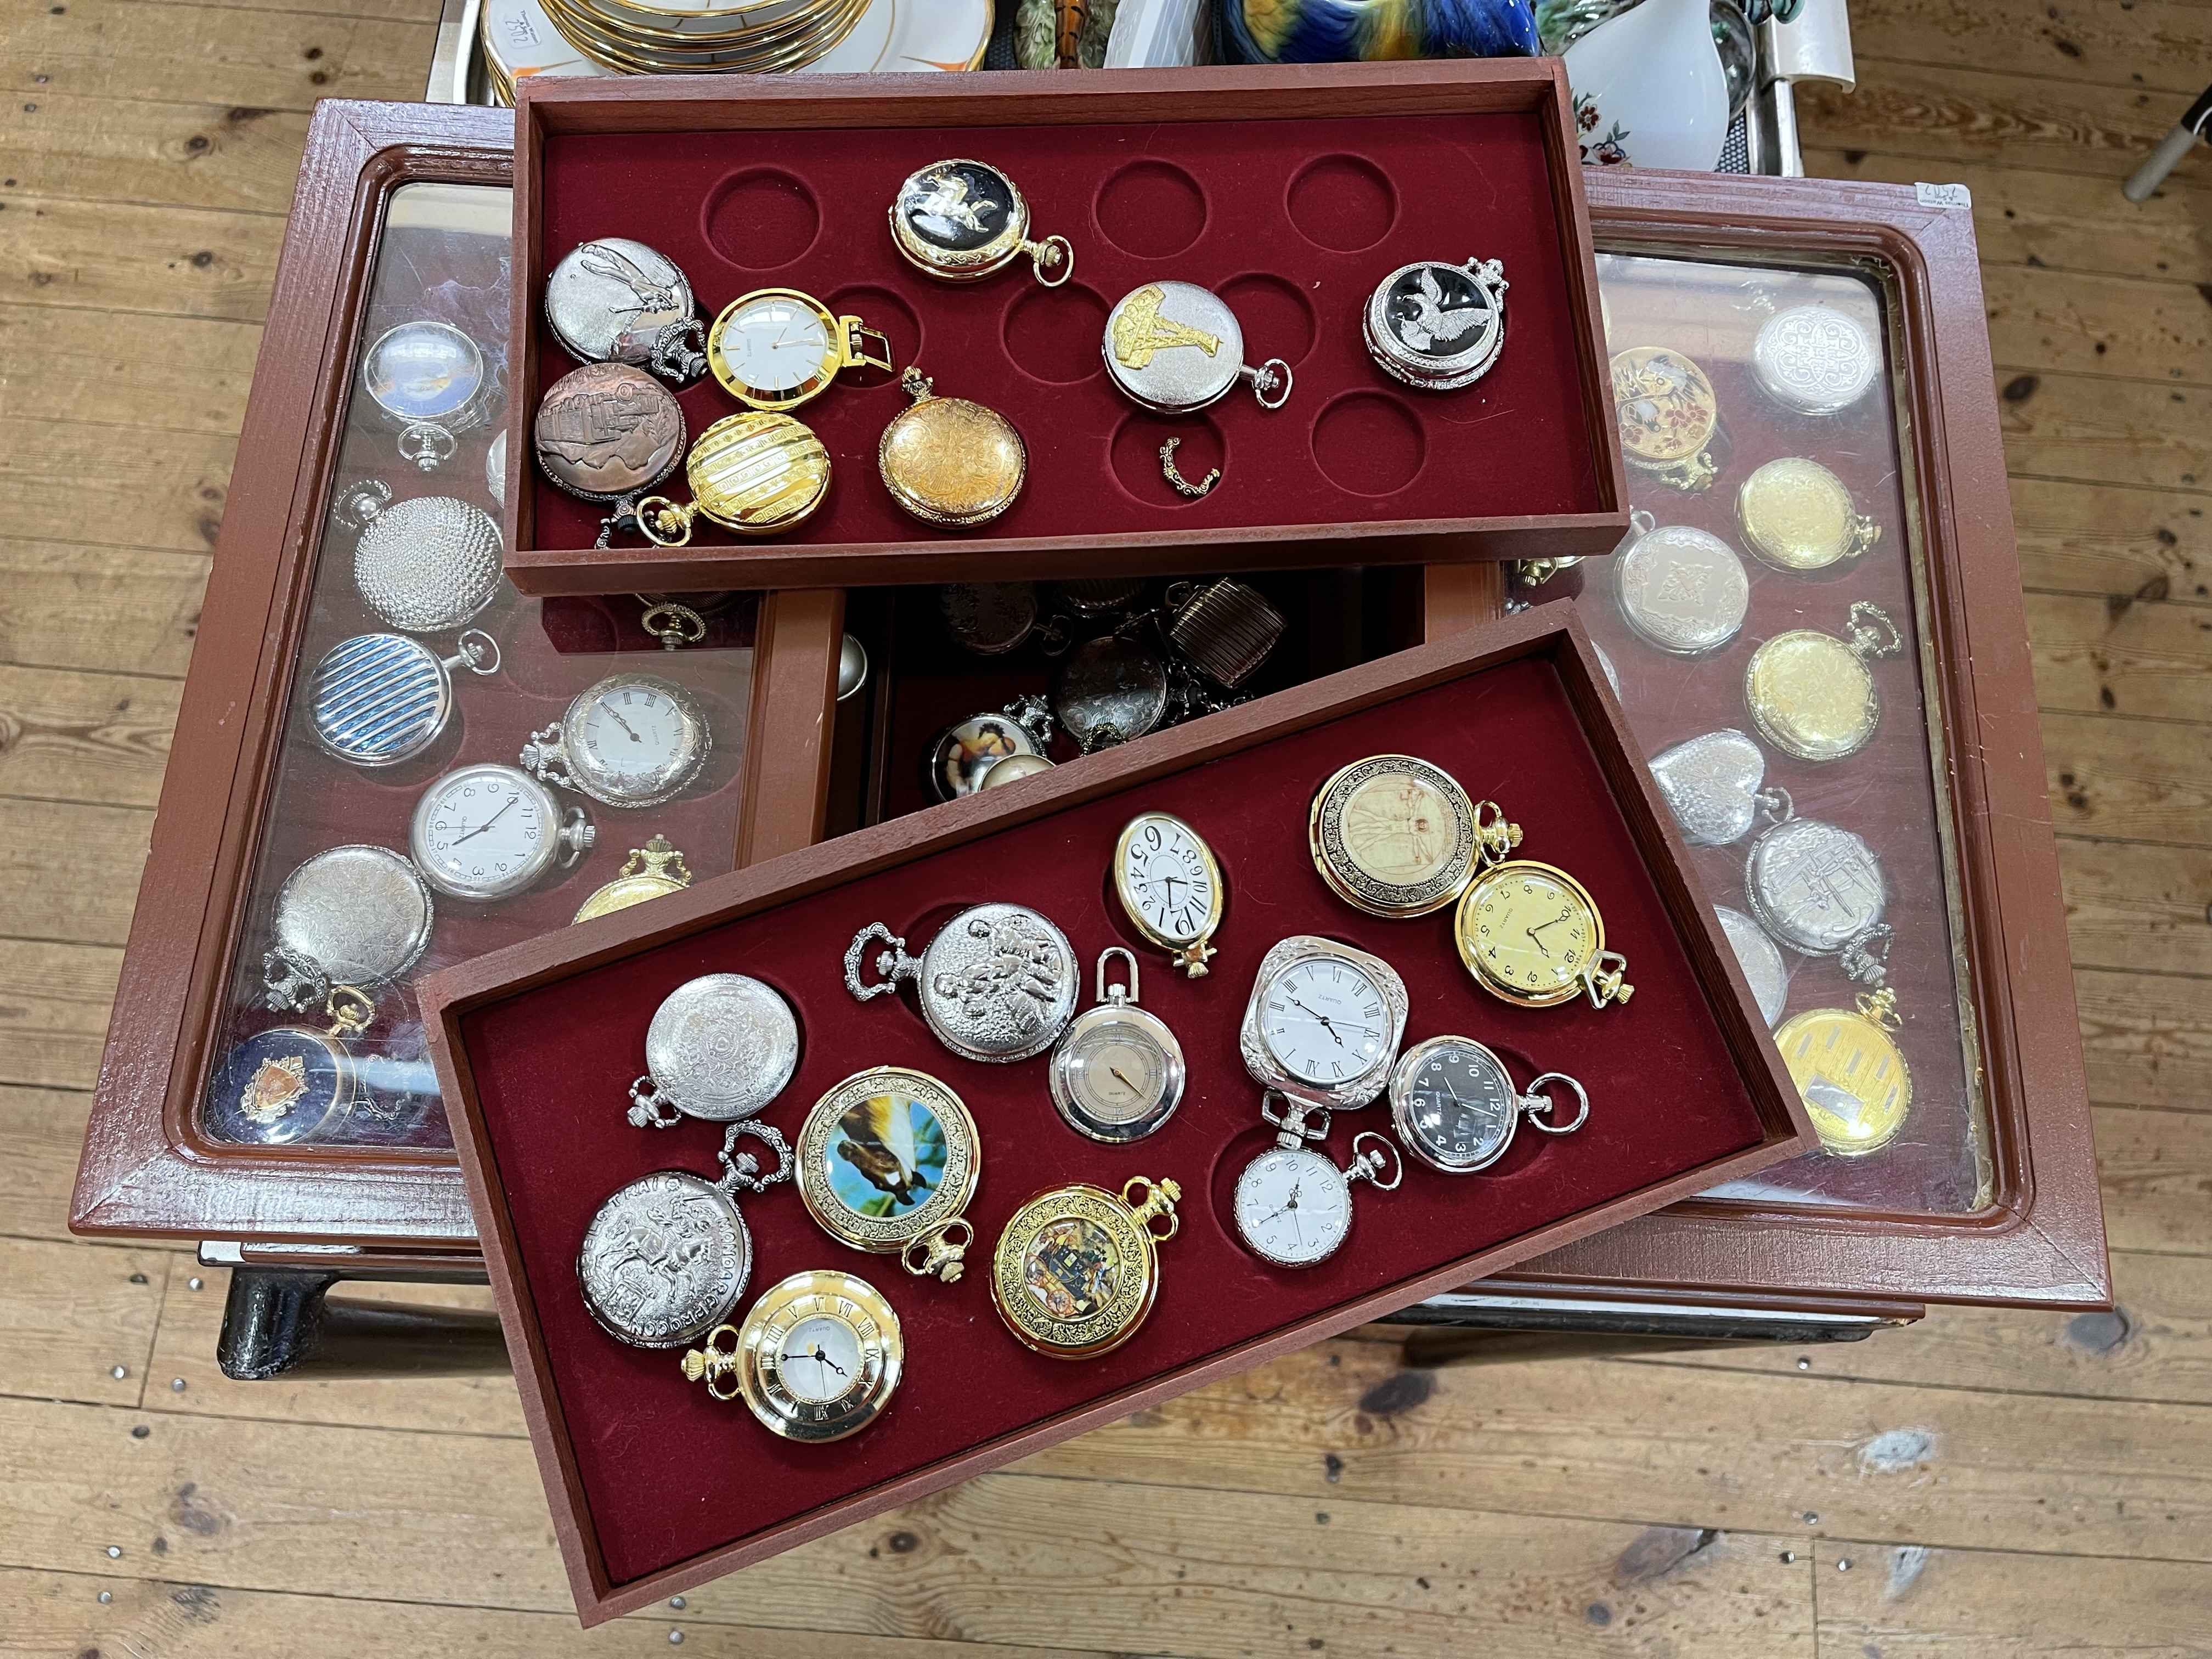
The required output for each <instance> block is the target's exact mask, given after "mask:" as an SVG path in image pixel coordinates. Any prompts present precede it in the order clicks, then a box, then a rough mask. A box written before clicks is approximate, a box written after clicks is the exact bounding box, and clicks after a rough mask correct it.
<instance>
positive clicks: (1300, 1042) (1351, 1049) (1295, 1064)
mask: <svg viewBox="0 0 2212 1659" xmlns="http://www.w3.org/2000/svg"><path fill="white" fill-rule="evenodd" d="M1259 1025H1260V1036H1261V1039H1262V1040H1263V1041H1264V1042H1266V1043H1267V1050H1268V1052H1269V1053H1270V1054H1273V1056H1274V1057H1275V1060H1276V1063H1277V1064H1279V1066H1282V1068H1283V1069H1284V1070H1285V1071H1286V1072H1288V1073H1290V1074H1291V1076H1292V1077H1294V1078H1297V1079H1298V1080H1299V1081H1300V1082H1302V1083H1312V1084H1317V1085H1322V1086H1324V1087H1331V1086H1334V1085H1337V1084H1340V1083H1343V1082H1345V1081H1346V1080H1347V1079H1352V1078H1356V1077H1358V1076H1360V1075H1361V1074H1362V1073H1366V1072H1369V1071H1371V1070H1372V1069H1373V1068H1374V1067H1375V1066H1376V1063H1377V1062H1378V1061H1380V1060H1382V1059H1383V1056H1384V1054H1385V1048H1384V1044H1385V1043H1386V1042H1388V1041H1389V1036H1390V1016H1389V1010H1388V1007H1387V1006H1386V1004H1385V1002H1384V999H1383V993H1382V991H1381V990H1380V989H1379V988H1378V987H1376V983H1375V981H1373V980H1372V979H1370V978H1369V977H1368V975H1367V974H1366V972H1365V971H1364V969H1361V968H1360V967H1359V966H1358V964H1356V963H1350V962H1346V961H1344V960H1342V959H1341V958H1340V957H1311V958H1309V959H1308V960H1306V961H1304V962H1296V963H1291V965H1290V966H1289V967H1288V968H1285V969H1283V971H1282V972H1281V973H1279V974H1278V975H1275V977H1274V978H1273V979H1272V980H1270V981H1268V982H1267V994H1266V995H1265V997H1264V998H1263V999H1262V1000H1261V1005H1260V1020H1259Z"/></svg>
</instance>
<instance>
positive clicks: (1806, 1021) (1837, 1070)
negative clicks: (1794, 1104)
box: [1774, 987, 1912, 1158]
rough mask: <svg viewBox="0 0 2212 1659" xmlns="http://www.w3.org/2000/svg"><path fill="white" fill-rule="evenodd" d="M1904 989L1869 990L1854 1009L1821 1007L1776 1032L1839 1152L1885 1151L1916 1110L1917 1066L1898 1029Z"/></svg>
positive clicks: (1830, 1147)
mask: <svg viewBox="0 0 2212 1659" xmlns="http://www.w3.org/2000/svg"><path fill="white" fill-rule="evenodd" d="M1900 1024H1902V1022H1901V1021H1900V1020H1899V1018H1898V1014H1897V994H1896V993H1895V992H1894V991H1892V990H1890V989H1889V988H1887V987H1883V988H1882V989H1881V990H1879V991H1863V992H1861V993H1860V994H1859V997H1858V1002H1857V1006H1856V1007H1852V1008H1814V1009H1811V1010H1808V1012H1804V1013H1802V1014H1795V1015H1792V1016H1791V1017H1790V1018H1788V1019H1786V1020H1784V1021H1783V1023H1782V1027H1781V1029H1780V1030H1778V1031H1776V1032H1775V1034H1774V1043H1775V1046H1776V1047H1777V1048H1779V1049H1781V1051H1782V1063H1783V1064H1784V1065H1785V1066H1788V1067H1789V1068H1790V1080H1791V1081H1792V1082H1794V1083H1796V1085H1797V1092H1798V1093H1799V1094H1800V1095H1802V1097H1804V1100H1805V1109H1806V1111H1807V1113H1808V1115H1810V1116H1811V1118H1812V1120H1813V1128H1814V1132H1815V1133H1818V1134H1819V1136H1820V1145H1821V1146H1823V1147H1825V1148H1826V1150H1827V1151H1829V1152H1833V1153H1835V1154H1836V1155H1837V1156H1838V1157H1839V1158H1860V1157H1863V1156H1864V1155H1865V1154H1867V1153H1869V1152H1880V1151H1881V1149H1882V1148H1883V1147H1884V1146H1888V1145H1889V1143H1890V1142H1891V1141H1893V1140H1894V1139H1897V1132H1898V1131H1899V1129H1901V1128H1903V1127H1905V1115H1906V1114H1907V1113H1908V1112H1910V1111H1911V1109H1912V1073H1911V1069H1910V1068H1909V1067H1907V1066H1906V1065H1905V1054H1904V1051H1903V1050H1901V1049H1900V1048H1899V1047H1898V1046H1897V1040H1896V1038H1895V1037H1894V1036H1893V1035H1892V1033H1893V1032H1894V1031H1896V1030H1898V1029H1899V1025H1900Z"/></svg>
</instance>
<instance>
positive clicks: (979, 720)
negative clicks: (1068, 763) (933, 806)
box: [928, 697, 1052, 801]
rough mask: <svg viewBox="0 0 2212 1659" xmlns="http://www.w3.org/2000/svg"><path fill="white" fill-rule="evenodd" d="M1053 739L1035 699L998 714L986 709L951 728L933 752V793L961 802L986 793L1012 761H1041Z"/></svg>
mask: <svg viewBox="0 0 2212 1659" xmlns="http://www.w3.org/2000/svg"><path fill="white" fill-rule="evenodd" d="M1051 738H1052V716H1051V714H1049V713H1048V712H1047V711H1046V710H1045V709H1044V708H1042V706H1041V705H1040V704H1039V703H1038V702H1037V701H1036V699H1035V698H1022V697H1018V698H1016V699H1015V700H1014V701H1013V702H1010V703H1008V704H1007V705H1006V708H1004V709H1002V710H1000V711H999V712H998V713H995V714H994V713H993V712H992V711H990V710H988V709H986V710H984V712H983V713H981V714H971V715H969V717H968V718H967V719H966V720H962V721H961V722H960V723H959V724H958V725H957V726H946V727H945V730H944V731H942V732H939V733H938V734H937V741H936V742H934V743H933V744H930V746H929V758H928V782H929V793H931V794H932V795H933V796H935V797H936V798H937V799H939V800H941V801H945V800H957V799H960V798H961V797H962V796H963V795H972V794H974V793H975V792H976V791H977V790H978V789H981V788H982V787H984V785H985V783H986V782H987V781H988V779H989V778H990V775H991V774H992V773H993V772H994V771H995V770H996V769H998V768H999V767H1000V766H1001V765H1002V764H1004V763H1006V762H1007V761H1009V760H1018V759H1024V758H1034V759H1042V758H1043V756H1044V751H1045V746H1046V744H1048V743H1049V742H1050V741H1051Z"/></svg>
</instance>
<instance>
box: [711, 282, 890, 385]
mask: <svg viewBox="0 0 2212 1659" xmlns="http://www.w3.org/2000/svg"><path fill="white" fill-rule="evenodd" d="M707 367H708V368H710V369H712V370H713V371H714V378H715V379H716V380H719V381H720V382H721V386H722V390H723V391H725V392H728V393H729V394H730V396H732V398H736V399H737V400H738V402H739V403H741V404H744V405H745V407H746V408H748V409H761V410H790V409H796V408H798V407H799V405H800V404H803V403H806V402H808V401H810V400H811V399H812V398H817V397H818V396H820V395H821V394H822V393H823V392H826V391H828V390H829V383H830V382H831V381H832V380H836V378H837V376H838V375H839V374H842V372H843V371H844V370H846V369H848V368H879V369H882V370H884V372H885V373H886V374H888V373H890V371H891V369H892V368H893V365H892V362H891V343H890V340H888V339H886V338H885V337H884V336H883V335H882V334H881V333H879V332H878V331H876V330H874V329H872V328H870V327H869V326H868V325H866V323H864V322H862V321H861V320H860V319H859V318H858V317H840V316H838V315H836V313H833V312H832V311H831V310H830V309H829V307H827V306H825V305H823V303H822V301H819V300H817V299H816V298H815V297H814V296H813V295H811V294H802V293H800V292H799V290H798V289H795V288H763V289H755V290H754V291H753V292H752V293H750V294H741V295H738V297H737V298H736V299H734V300H732V301H730V303H729V304H728V305H726V306H725V307H722V313H721V315H720V316H719V317H717V318H715V319H714V326H713V327H712V328H710V329H708V331H707Z"/></svg>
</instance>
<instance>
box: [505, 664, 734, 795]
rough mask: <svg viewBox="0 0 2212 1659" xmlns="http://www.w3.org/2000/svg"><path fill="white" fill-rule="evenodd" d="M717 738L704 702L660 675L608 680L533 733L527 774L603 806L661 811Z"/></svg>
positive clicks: (526, 748) (525, 752)
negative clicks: (651, 807)
mask: <svg viewBox="0 0 2212 1659" xmlns="http://www.w3.org/2000/svg"><path fill="white" fill-rule="evenodd" d="M713 748H714V732H713V731H712V729H711V728H709V727H708V724H707V714H706V711H705V710H704V709H702V708H700V706H699V700H698V699H697V698H696V697H694V696H692V695H691V694H690V692H689V691H687V690H684V688H683V687H682V686H680V685H678V684H676V682H675V681H673V680H665V679H662V678H660V677H659V675H657V674H638V673H623V674H610V675H608V676H607V678H605V679H603V680H601V681H599V683H598V684H594V685H588V686H586V687H585V688H584V689H583V690H581V691H579V692H578V693H577V694H576V696H575V699H574V702H570V703H569V705H568V708H567V709H566V710H565V711H563V713H562V716H561V718H560V719H559V720H556V721H554V722H553V724H552V725H550V726H546V727H544V729H543V730H540V731H537V732H532V733H531V734H530V741H529V742H527V743H526V744H523V745H522V756H521V762H520V764H521V766H522V769H523V770H525V771H526V772H528V773H530V774H532V775H533V776H535V777H538V778H540V779H543V780H544V781H545V782H547V783H550V784H552V785H553V786H555V787H556V788H561V789H574V790H575V791H577V792H578V793H580V794H585V795H589V796H590V797H591V798H592V799H593V800H595V801H598V802H599V803H600V804H601V805H605V806H623V807H635V806H658V805H660V804H661V803H662V802H663V801H666V800H672V799H675V798H676V797H677V796H678V795H680V794H682V793H684V790H685V789H686V788H688V787H690V784H691V783H692V781H694V780H695V779H696V778H697V777H698V775H699V774H700V772H701V771H702V769H704V768H705V766H706V764H707V756H708V751H709V750H712V749H713Z"/></svg>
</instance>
